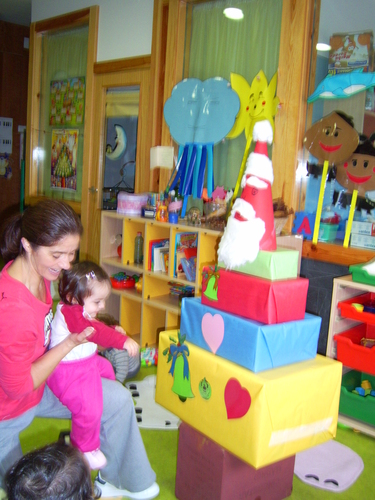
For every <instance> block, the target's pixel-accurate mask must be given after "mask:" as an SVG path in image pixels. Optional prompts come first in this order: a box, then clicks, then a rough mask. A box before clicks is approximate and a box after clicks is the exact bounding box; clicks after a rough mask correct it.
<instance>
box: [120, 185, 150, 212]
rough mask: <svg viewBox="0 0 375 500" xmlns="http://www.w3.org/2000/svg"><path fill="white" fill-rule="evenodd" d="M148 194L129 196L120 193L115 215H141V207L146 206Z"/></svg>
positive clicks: (128, 194) (122, 192)
mask: <svg viewBox="0 0 375 500" xmlns="http://www.w3.org/2000/svg"><path fill="white" fill-rule="evenodd" d="M147 199H148V194H147V193H143V194H130V193H126V192H124V191H121V192H120V193H119V194H118V196H117V213H119V214H124V215H134V216H139V217H140V216H141V215H142V207H143V206H145V205H146V204H147Z"/></svg>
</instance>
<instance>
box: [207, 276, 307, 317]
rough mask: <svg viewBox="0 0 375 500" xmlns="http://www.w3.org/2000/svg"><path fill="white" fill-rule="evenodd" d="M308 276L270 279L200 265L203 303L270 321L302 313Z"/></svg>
mask: <svg viewBox="0 0 375 500" xmlns="http://www.w3.org/2000/svg"><path fill="white" fill-rule="evenodd" d="M308 287H309V280H308V279H306V278H295V279H290V280H279V281H271V280H266V279H263V278H258V277H256V276H251V275H248V274H243V273H238V272H236V271H226V270H225V269H215V270H214V269H212V268H211V267H205V268H204V269H203V284H202V299H201V300H202V304H205V305H207V306H211V307H214V308H215V309H219V310H220V311H225V312H228V313H231V314H236V315H238V316H242V317H244V318H248V319H251V320H253V321H259V322H260V323H266V324H268V325H272V324H275V323H284V322H285V321H297V320H301V319H303V318H304V316H305V309H306V299H307V290H308Z"/></svg>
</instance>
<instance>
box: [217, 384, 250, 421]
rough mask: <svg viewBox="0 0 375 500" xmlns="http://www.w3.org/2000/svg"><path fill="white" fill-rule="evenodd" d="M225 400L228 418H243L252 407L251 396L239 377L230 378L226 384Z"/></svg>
mask: <svg viewBox="0 0 375 500" xmlns="http://www.w3.org/2000/svg"><path fill="white" fill-rule="evenodd" d="M224 401H225V406H226V409H227V417H228V419H231V418H241V417H243V416H244V415H246V413H247V412H248V409H249V408H250V405H251V396H250V394H249V391H248V390H247V389H245V387H241V384H240V383H239V381H238V380H237V379H235V378H230V379H229V380H228V382H227V385H226V386H225V391H224Z"/></svg>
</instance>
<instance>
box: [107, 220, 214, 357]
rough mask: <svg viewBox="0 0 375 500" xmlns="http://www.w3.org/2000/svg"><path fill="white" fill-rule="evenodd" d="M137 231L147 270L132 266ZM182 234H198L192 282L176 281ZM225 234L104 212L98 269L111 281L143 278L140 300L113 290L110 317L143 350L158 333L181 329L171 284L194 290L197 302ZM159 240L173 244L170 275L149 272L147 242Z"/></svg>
mask: <svg viewBox="0 0 375 500" xmlns="http://www.w3.org/2000/svg"><path fill="white" fill-rule="evenodd" d="M139 231H140V232H141V233H142V235H143V238H144V252H143V253H144V260H143V265H142V264H135V263H134V241H135V237H136V235H137V233H138V232H139ZM182 232H184V233H185V232H191V233H194V232H196V233H198V239H197V271H196V277H195V281H194V282H190V281H187V280H184V279H180V278H175V277H174V276H173V274H174V256H175V241H176V234H177V233H182ZM221 234H222V233H220V232H218V231H214V230H211V229H207V228H204V227H195V226H188V225H187V224H186V223H178V224H169V223H165V222H157V221H155V220H153V219H145V218H139V217H130V216H125V215H120V214H117V213H115V212H109V211H108V212H107V211H103V212H102V221H101V237H100V265H101V266H102V267H103V268H104V269H105V270H106V271H107V273H108V274H109V275H112V274H115V273H118V272H121V271H123V272H125V273H126V274H128V275H133V274H137V275H142V277H143V282H142V293H141V294H140V293H138V292H137V291H136V290H135V289H134V288H130V289H124V290H115V289H112V293H111V296H110V297H109V299H108V301H107V305H106V312H107V313H108V314H111V315H112V316H113V317H115V318H116V319H117V320H118V321H119V322H120V325H121V326H122V327H123V328H124V329H125V331H126V332H127V333H128V334H129V335H131V336H132V337H134V338H135V340H137V341H138V342H139V343H140V345H141V346H142V347H143V346H147V345H148V346H151V345H155V344H157V342H158V334H159V332H160V331H164V330H175V329H178V328H179V325H180V308H179V305H178V297H177V296H173V295H171V294H170V293H169V290H170V286H171V285H170V282H178V283H182V284H185V285H190V286H192V287H193V288H194V291H195V296H199V295H200V294H201V284H202V269H203V267H204V266H205V265H215V263H216V262H217V258H216V256H217V248H218V244H219V241H220V237H221ZM118 235H122V255H121V257H119V255H118V253H117V247H118V244H119V238H118V237H117V238H116V236H118ZM161 238H163V239H169V268H168V273H166V272H162V271H156V272H153V271H149V270H148V260H149V242H150V241H152V240H156V239H161Z"/></svg>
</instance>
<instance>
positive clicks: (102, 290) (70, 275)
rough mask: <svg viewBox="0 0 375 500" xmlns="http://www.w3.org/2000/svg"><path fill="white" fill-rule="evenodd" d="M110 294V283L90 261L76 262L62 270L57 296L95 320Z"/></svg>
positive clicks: (106, 276) (99, 268) (104, 274)
mask: <svg viewBox="0 0 375 500" xmlns="http://www.w3.org/2000/svg"><path fill="white" fill-rule="evenodd" d="M110 292H111V281H110V279H109V276H108V274H107V273H106V272H105V271H104V269H102V268H101V267H100V266H98V265H97V264H95V263H94V262H90V261H83V262H77V263H76V264H74V265H73V266H72V267H71V268H70V269H67V270H64V271H63V272H62V275H61V279H60V282H59V294H60V298H61V300H62V302H64V304H69V305H71V304H79V305H80V306H84V308H85V312H86V313H87V314H89V315H90V316H91V317H92V318H95V317H96V315H97V314H98V312H99V311H101V310H103V309H104V307H105V301H106V299H107V298H108V295H109V294H110Z"/></svg>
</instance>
